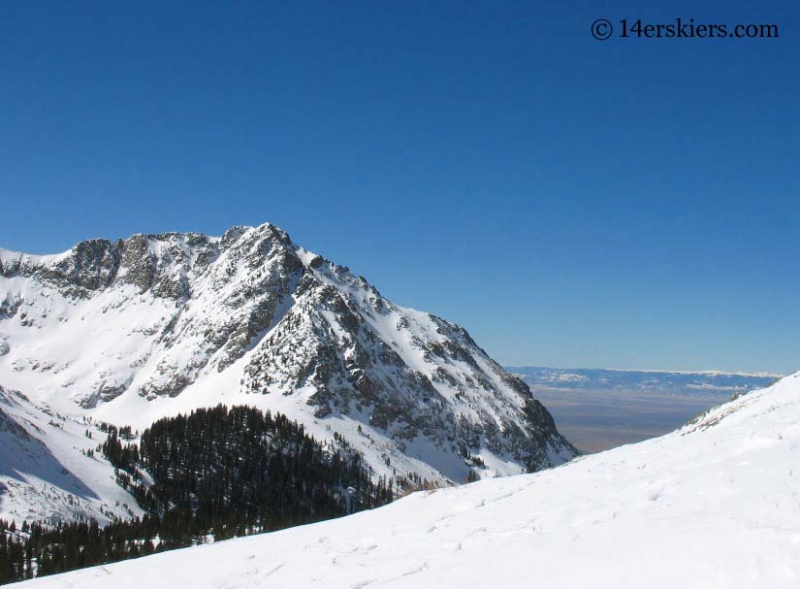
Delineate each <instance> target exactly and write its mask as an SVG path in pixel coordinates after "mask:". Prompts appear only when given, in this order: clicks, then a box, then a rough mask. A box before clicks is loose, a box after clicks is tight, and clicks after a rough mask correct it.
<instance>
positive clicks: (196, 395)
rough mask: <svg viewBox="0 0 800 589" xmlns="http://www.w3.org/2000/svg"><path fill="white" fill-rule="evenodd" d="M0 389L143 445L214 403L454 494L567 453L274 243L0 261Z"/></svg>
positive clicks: (428, 330) (430, 328)
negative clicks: (300, 429)
mask: <svg viewBox="0 0 800 589" xmlns="http://www.w3.org/2000/svg"><path fill="white" fill-rule="evenodd" d="M0 385H3V386H4V387H5V388H6V389H7V390H15V391H20V392H21V393H22V394H24V396H25V398H26V399H30V402H31V403H32V404H34V405H36V406H37V407H39V408H41V409H43V410H47V411H51V412H52V411H55V412H58V413H59V414H64V415H72V416H76V418H80V419H89V418H91V419H94V420H103V421H108V422H111V423H116V424H118V425H126V424H129V425H132V426H134V427H137V428H143V427H146V426H147V425H149V424H150V423H152V422H153V421H154V420H155V419H157V418H159V417H163V416H167V415H174V414H177V413H180V412H184V413H185V412H188V411H191V410H192V409H195V408H198V407H204V406H213V405H216V404H218V403H225V404H227V405H238V404H247V405H253V406H257V407H259V408H262V409H270V410H272V411H280V412H282V413H285V414H286V415H288V416H289V417H290V418H292V419H295V420H298V421H300V422H301V423H303V424H304V426H305V427H306V428H307V431H309V433H311V434H312V435H314V436H316V437H317V438H319V439H326V438H328V439H329V438H333V437H334V436H335V435H336V434H338V435H341V436H343V437H344V438H345V439H346V440H348V441H349V442H350V443H351V444H352V445H353V446H354V447H355V448H356V449H358V450H359V451H361V452H363V453H364V456H365V458H366V460H367V461H368V463H369V465H370V467H371V468H372V469H373V470H374V472H375V474H376V476H379V475H385V476H411V477H412V478H415V479H416V478H419V480H423V479H427V480H428V481H430V482H431V483H438V484H446V483H448V482H461V481H463V480H465V479H467V478H475V477H478V478H486V477H490V476H496V475H507V474H515V473H521V472H525V471H534V470H539V469H542V468H546V467H550V466H554V465H557V464H560V463H562V462H565V461H567V460H569V459H570V458H572V457H573V456H575V454H576V451H575V449H574V448H573V447H572V446H571V445H570V444H569V443H568V442H567V441H566V440H565V439H564V438H563V437H562V436H561V435H560V434H559V433H558V431H557V430H556V427H555V424H554V422H553V419H552V418H551V416H550V414H549V413H548V412H547V410H546V409H545V408H544V407H543V406H542V405H541V403H539V402H538V401H537V400H536V399H534V398H533V397H532V395H531V393H530V390H529V389H528V387H527V385H526V384H525V383H524V382H522V381H521V380H520V379H519V378H516V377H514V376H512V375H510V374H508V373H507V372H505V371H504V370H503V369H502V368H501V367H500V366H499V365H498V364H497V363H496V362H494V361H493V360H492V359H491V358H490V357H489V356H488V355H487V354H486V353H485V352H484V351H483V350H482V349H481V348H480V347H478V345H476V343H475V342H474V341H473V340H472V338H471V337H470V336H469V334H468V333H467V332H466V331H465V330H464V329H463V328H461V327H459V326H457V325H454V324H452V323H450V322H448V321H446V320H444V319H441V318H439V317H435V316H433V315H429V314H426V313H422V312H419V311H414V310H411V309H406V308H403V307H400V306H398V305H395V304H393V303H392V302H390V301H389V300H387V299H385V298H384V297H382V296H381V294H380V293H379V292H378V291H377V290H376V289H375V288H374V287H373V286H371V285H370V284H369V283H368V282H367V281H366V280H365V279H364V278H361V277H358V276H355V275H354V274H352V273H351V272H350V271H349V270H348V269H347V268H345V267H342V266H338V265H336V264H334V263H332V262H331V261H329V260H327V259H324V258H323V257H321V256H318V255H315V254H313V253H311V252H308V251H307V250H305V249H303V248H302V247H299V246H298V245H295V244H294V243H293V242H292V241H291V239H290V238H289V236H288V235H287V234H286V233H285V232H284V231H282V230H281V229H279V228H277V227H275V226H273V225H269V224H265V225H262V226H260V227H234V228H231V229H229V230H228V231H226V232H225V234H224V235H223V236H222V237H221V238H220V237H208V236H205V235H201V234H197V233H186V234H181V233H166V234H160V235H135V236H133V237H131V238H129V239H126V240H119V241H115V242H112V241H108V240H102V239H95V240H89V241H85V242H83V243H80V244H78V245H76V246H75V247H73V248H72V249H71V250H69V251H68V252H65V253H63V254H58V255H52V256H36V255H27V254H20V253H16V252H10V251H6V250H0Z"/></svg>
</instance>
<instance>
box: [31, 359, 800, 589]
mask: <svg viewBox="0 0 800 589" xmlns="http://www.w3.org/2000/svg"><path fill="white" fill-rule="evenodd" d="M798 456H800V373H797V374H795V375H793V376H790V377H787V378H784V379H783V380H781V381H780V382H778V383H777V384H775V385H773V386H771V387H769V388H767V389H763V390H759V391H755V392H752V393H750V394H748V395H745V396H743V397H741V398H739V399H737V400H735V401H732V402H730V403H727V404H725V405H722V406H720V407H719V408H716V409H714V410H712V411H710V412H709V413H708V414H706V415H704V416H703V417H702V418H700V419H699V420H697V421H696V422H694V423H692V424H689V425H687V426H685V427H684V428H682V429H680V430H678V431H676V432H674V433H671V434H668V435H666V436H664V437H662V438H658V439H654V440H650V441H647V442H642V443H639V444H635V445H630V446H624V447H620V448H617V449H615V450H610V451H608V452H605V453H601V454H595V455H591V456H587V457H583V458H579V459H577V460H574V461H573V462H571V463H569V464H567V465H565V466H562V467H559V468H555V469H552V470H547V471H543V472H540V473H536V474H531V475H521V476H515V477H509V478H503V479H492V480H485V481H480V482H478V483H474V484H470V485H464V486H461V487H458V488H450V489H443V490H438V491H433V492H421V493H416V494H414V495H411V496H409V497H407V498H405V499H402V500H400V501H397V502H395V503H394V504H392V505H390V506H388V507H385V508H380V509H377V510H374V511H371V512H364V513H360V514H357V515H355V516H350V517H346V518H342V519H339V520H334V521H329V522H324V523H321V524H315V525H309V526H304V527H300V528H293V529H290V530H285V531H282V532H277V533H273V534H267V535H262V536H254V537H250V538H246V539H241V540H232V541H229V542H222V543H219V544H216V545H207V546H201V547H197V548H190V549H185V550H180V551H176V552H171V553H165V554H162V555H157V556H152V557H147V558H143V559H140V560H136V561H128V562H124V563H118V564H114V565H108V566H104V567H98V568H92V569H86V570H83V571H77V572H73V573H68V574H65V575H60V576H56V577H51V578H42V579H38V580H35V581H32V582H29V583H28V584H26V585H25V587H28V588H29V589H50V588H52V589H55V588H59V589H60V588H63V587H69V588H70V589H112V588H113V589H140V588H141V587H148V588H149V589H173V588H174V587H193V588H195V589H245V588H248V589H254V588H259V587H264V588H270V589H278V588H282V587H283V588H288V587H296V588H301V587H302V588H310V587H352V588H369V587H391V588H396V589H402V588H409V589H412V588H413V589H416V588H418V587H439V588H448V587H453V588H459V589H464V588H473V587H474V588H478V587H480V588H485V587H558V588H560V589H569V588H576V589H577V588H581V589H584V588H586V587H594V588H613V589H619V588H624V587H630V588H636V589H640V588H642V587H647V588H661V587H663V588H665V589H666V588H669V589H673V588H675V587H686V588H693V587H696V588H701V587H702V588H730V587H735V588H748V587H752V588H759V589H760V588H765V587H769V588H771V589H780V588H784V587H786V588H790V587H791V588H794V587H798V586H800V462H798Z"/></svg>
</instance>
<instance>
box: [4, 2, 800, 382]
mask: <svg viewBox="0 0 800 589" xmlns="http://www.w3.org/2000/svg"><path fill="white" fill-rule="evenodd" d="M574 4H580V6H575V5H574ZM676 17H681V18H682V19H683V20H684V21H687V20H689V19H690V18H694V19H695V22H696V23H698V24H699V23H707V24H715V23H717V24H726V25H728V26H729V27H732V26H733V25H736V24H749V23H756V24H762V23H767V24H772V23H774V24H776V25H778V27H779V34H780V37H779V38H778V39H727V38H726V39H698V38H695V39H687V38H681V39H676V38H673V39H664V38H662V39H652V38H651V39H647V38H641V39H638V38H635V37H632V38H627V39H622V38H619V37H618V36H616V33H615V35H614V36H612V38H610V39H609V40H607V41H604V42H601V41H597V40H595V39H594V38H593V37H592V35H591V31H590V28H591V25H592V22H593V21H594V20H595V19H598V18H607V19H609V21H611V23H612V25H614V26H615V27H616V29H617V32H618V31H619V28H620V26H621V25H620V22H619V21H620V19H623V18H624V19H627V20H628V21H629V23H633V22H634V21H636V20H637V19H642V21H643V24H647V23H652V24H658V23H673V22H674V20H675V18H676ZM0 215H1V217H0V247H5V248H8V249H15V250H23V251H28V252H33V253H52V252H57V251H63V250H66V249H68V248H69V247H71V246H72V245H73V244H74V243H76V242H78V241H81V240H83V239H86V238H89V237H108V238H112V239H114V238H118V237H127V236H129V235H131V234H133V233H140V232H142V233H151V232H161V231H170V230H175V231H201V232H205V233H210V234H221V233H222V232H223V231H224V230H225V229H226V228H227V227H229V226H231V225H235V224H247V225H257V224H261V223H263V222H272V223H275V224H277V225H279V226H281V227H283V228H284V229H285V230H286V231H288V232H289V234H290V235H291V236H292V238H293V239H294V241H295V242H297V243H299V244H301V245H303V246H304V247H306V248H308V249H311V250H313V251H316V252H318V253H321V254H323V255H324V256H326V257H328V258H330V259H332V260H334V261H336V262H338V263H341V264H344V265H347V266H349V267H350V268H351V269H352V270H353V271H354V272H356V273H358V274H362V275H364V276H366V277H367V278H368V279H369V280H370V281H371V282H372V283H373V284H375V285H376V286H377V287H378V289H379V290H381V292H382V293H383V294H384V295H386V296H388V297H389V298H391V299H393V300H394V301H396V302H398V303H399V304H402V305H405V306H410V307H414V308H418V309H422V310H426V311H430V312H433V313H436V314H438V315H441V316H443V317H445V318H447V319H450V320H451V321H455V322H457V323H460V324H462V325H463V326H465V327H466V328H467V329H469V330H470V332H471V333H472V334H473V336H474V337H475V339H476V340H477V341H478V343H479V344H481V345H482V346H483V347H484V349H486V350H487V351H488V352H489V353H490V354H491V355H492V356H494V357H495V358H496V359H497V360H498V361H500V362H502V363H506V364H516V365H526V364H527V365H541V366H563V367H610V368H654V369H655V368H665V369H678V370H694V369H721V370H732V371H768V372H777V373H786V372H790V371H795V370H798V369H800V308H799V307H800V305H799V304H798V303H800V297H799V296H798V295H800V247H798V246H800V4H798V2H796V1H795V0H782V1H771V0H764V1H762V2H758V3H755V2H751V1H749V0H748V1H730V0H729V1H725V2H723V1H719V2H708V1H705V2H704V1H700V2H698V1H692V2H690V1H678V0H676V1H672V2H669V1H668V2H659V3H658V6H657V7H656V6H648V5H646V4H645V3H642V2H633V1H628V2H604V3H597V2H583V3H572V2H555V1H549V2H534V1H533V0H527V1H523V2H502V1H500V2H488V1H486V2H474V1H470V2H468V1H463V2H461V1H459V2H438V3H433V2H415V1H412V0H403V1H396V2H395V1H387V2H383V1H369V2H348V1H342V2H330V1H325V2H302V1H292V2H266V1H244V0H239V1H231V0H225V1H219V2H209V1H206V2H202V1H198V0H192V1H186V2H179V1H174V2H165V1H163V0H159V1H158V2H151V1H145V0H137V1H136V2H108V1H107V0H96V1H77V2H69V3H66V2H61V1H51V2H42V1H37V0H26V1H25V2H2V3H0Z"/></svg>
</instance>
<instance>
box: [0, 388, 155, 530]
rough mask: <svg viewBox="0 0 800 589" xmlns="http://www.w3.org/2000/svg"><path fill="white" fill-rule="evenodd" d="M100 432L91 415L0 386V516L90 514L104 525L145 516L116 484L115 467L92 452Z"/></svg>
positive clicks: (53, 519) (51, 520)
mask: <svg viewBox="0 0 800 589" xmlns="http://www.w3.org/2000/svg"><path fill="white" fill-rule="evenodd" d="M87 432H91V433H92V435H93V437H92V438H88V437H87V436H86V433H87ZM101 436H102V434H100V432H98V431H97V430H96V429H95V427H94V426H93V424H92V423H91V422H89V421H88V420H86V419H80V420H79V419H76V418H74V417H69V416H66V415H61V414H59V413H57V412H54V411H52V410H51V409H50V408H49V407H47V406H45V405H36V404H34V403H32V402H31V401H30V400H29V399H28V398H27V397H25V395H23V394H22V393H20V392H18V391H8V390H6V389H4V388H3V387H0V518H2V519H5V520H6V521H16V522H17V523H18V524H21V523H22V521H24V520H28V521H29V522H30V521H42V522H47V523H51V524H54V523H56V522H58V521H68V520H74V519H89V518H91V519H95V520H97V521H98V522H100V523H101V524H104V523H107V522H109V521H110V520H111V519H113V518H123V519H128V518H130V517H131V516H133V515H141V514H142V511H141V509H139V507H138V506H137V505H136V502H135V501H134V500H133V498H132V497H130V496H129V495H128V493H127V492H125V491H124V490H123V489H121V488H120V487H119V486H118V485H117V484H116V482H115V480H114V469H113V467H112V466H111V465H110V464H109V463H108V462H107V461H106V460H105V459H104V458H102V457H101V456H100V455H99V453H97V456H96V457H92V456H89V454H88V452H89V451H91V450H93V449H94V448H95V447H96V446H97V444H98V442H100V441H102V440H103V439H104V438H103V437H101Z"/></svg>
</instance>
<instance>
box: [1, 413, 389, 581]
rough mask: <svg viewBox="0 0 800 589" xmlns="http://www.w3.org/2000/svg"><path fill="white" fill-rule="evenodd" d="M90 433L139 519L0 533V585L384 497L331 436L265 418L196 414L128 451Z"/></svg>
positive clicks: (160, 428)
mask: <svg viewBox="0 0 800 589" xmlns="http://www.w3.org/2000/svg"><path fill="white" fill-rule="evenodd" d="M101 429H102V430H103V431H105V432H107V437H106V441H105V442H103V443H102V444H101V445H100V446H99V447H98V451H100V452H102V453H103V455H104V456H105V457H106V458H107V459H108V460H109V462H111V464H112V465H114V467H115V468H116V473H117V481H118V482H119V483H120V484H121V485H123V486H124V487H125V488H127V489H128V490H130V491H131V493H132V494H133V495H134V497H135V498H136V500H137V502H138V503H139V505H140V506H141V507H142V508H143V509H144V510H145V511H146V512H147V515H146V516H145V517H144V518H142V519H138V518H137V519H133V520H129V521H125V522H117V523H114V524H111V525H109V526H106V527H103V528H100V527H99V526H98V525H97V523H96V522H90V523H72V524H63V525H60V526H57V527H56V528H45V527H44V526H42V525H40V524H32V525H28V524H27V523H25V524H24V527H25V528H26V529H24V530H23V529H20V530H17V529H14V530H11V524H8V523H0V526H3V525H4V526H5V528H1V527H0V583H5V582H10V581H18V580H22V579H25V578H31V577H32V576H42V575H46V574H52V573H56V572H63V571H66V570H71V569H75V568H80V567H84V566H90V565H96V564H102V563H108V562H114V561H117V560H123V559H126V558H135V557H137V556H141V555H145V554H150V553H152V552H156V551H161V550H169V549H172V548H179V547H184V546H190V545H193V544H197V543H203V542H205V541H207V540H210V539H213V540H222V539H226V538H230V537H234V536H243V535H249V534H253V533H258V532H264V531H273V530H278V529H283V528H286V527H290V526H294V525H299V524H304V523H310V522H315V521H320V520H324V519H329V518H333V517H339V516H341V515H345V514H348V513H352V512H354V511H359V510H362V509H368V508H372V507H376V506H379V505H384V504H386V503H389V502H391V500H392V498H393V495H394V489H393V485H394V483H393V481H392V480H388V481H387V480H385V479H383V478H380V479H378V481H377V482H373V480H372V479H373V477H372V475H371V472H370V469H369V468H368V466H366V465H365V464H364V462H363V461H362V458H361V455H360V454H359V453H358V452H356V451H355V450H354V449H352V448H351V447H350V446H349V445H348V444H347V443H346V442H345V440H344V439H343V438H341V437H340V436H339V435H338V434H334V440H335V441H334V443H333V444H323V443H321V442H319V441H317V440H315V439H314V438H313V437H311V436H308V435H307V434H306V433H305V430H304V428H303V426H302V425H299V424H297V423H295V422H293V421H291V420H289V419H288V418H287V417H285V416H284V415H281V414H276V415H272V414H271V413H270V412H269V411H267V412H266V413H263V412H261V411H259V410H258V409H254V408H250V407H243V406H239V407H233V408H230V409H229V408H227V407H226V406H224V405H219V406H217V407H215V408H213V409H199V410H196V411H193V412H192V413H191V414H190V415H179V416H177V417H172V418H166V419H162V420H159V421H157V422H155V423H154V424H153V425H152V426H151V427H150V428H148V429H147V430H145V431H144V432H143V433H142V435H141V437H140V438H139V439H138V441H137V440H136V438H135V437H134V435H133V433H132V432H131V430H130V428H119V429H118V428H116V427H114V426H109V425H102V426H101Z"/></svg>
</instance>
